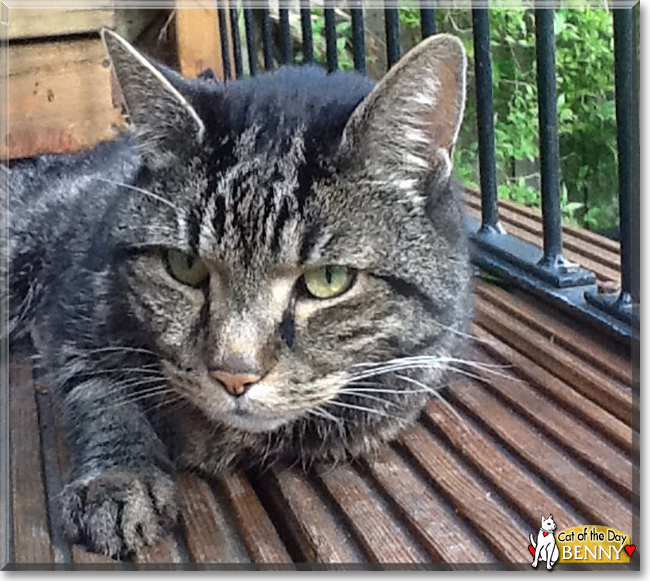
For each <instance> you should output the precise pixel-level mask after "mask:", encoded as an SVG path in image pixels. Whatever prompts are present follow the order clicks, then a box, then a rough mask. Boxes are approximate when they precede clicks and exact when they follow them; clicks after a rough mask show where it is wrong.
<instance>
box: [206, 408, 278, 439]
mask: <svg viewBox="0 0 650 581" xmlns="http://www.w3.org/2000/svg"><path fill="white" fill-rule="evenodd" d="M218 421H219V422H220V423H222V424H225V425H226V426H228V427H230V428H235V429H236V430H241V431H242V432H250V433H254V434H259V433H263V432H274V431H275V430H277V429H278V428H281V427H282V426H284V425H285V424H287V423H288V422H289V421H291V418H286V419H285V418H269V417H264V416H260V415H258V414H255V413H251V412H246V411H239V410H237V411H234V412H232V413H228V414H225V415H223V416H220V417H219V418H218Z"/></svg>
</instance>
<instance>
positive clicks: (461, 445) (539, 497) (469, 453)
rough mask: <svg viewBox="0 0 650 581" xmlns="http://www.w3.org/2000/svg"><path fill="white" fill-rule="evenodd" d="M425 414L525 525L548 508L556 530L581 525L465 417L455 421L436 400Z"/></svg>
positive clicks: (533, 520)
mask: <svg viewBox="0 0 650 581" xmlns="http://www.w3.org/2000/svg"><path fill="white" fill-rule="evenodd" d="M456 413H458V412H456ZM425 415H426V417H427V418H429V419H430V420H431V421H432V422H433V424H435V426H436V428H437V429H439V430H440V431H441V432H442V433H443V434H444V435H445V436H446V438H448V441H449V443H450V444H451V445H452V446H453V448H454V450H455V451H456V452H458V453H459V454H460V455H462V457H463V458H464V459H465V460H466V461H467V462H468V463H469V464H471V465H472V466H474V467H475V468H477V469H478V470H479V471H480V472H481V474H482V475H483V476H484V477H485V478H486V479H487V480H488V481H489V482H490V483H491V484H492V486H494V488H495V489H496V490H497V491H498V492H499V494H500V495H501V496H502V497H503V498H505V499H506V500H507V502H508V503H509V505H510V506H512V507H513V508H514V509H515V510H517V512H519V513H520V514H521V515H522V516H523V517H524V518H525V519H526V520H527V522H530V523H535V524H536V521H537V520H538V519H539V517H540V511H543V510H547V507H551V508H552V510H553V515H554V517H555V521H556V522H557V523H561V526H560V527H559V528H560V529H564V528H569V527H573V526H578V525H579V524H582V523H583V521H582V520H581V519H580V518H579V516H577V515H576V514H575V512H574V511H569V510H565V509H564V508H563V507H562V506H558V504H557V500H556V499H555V497H554V496H553V494H552V493H551V491H550V490H544V489H542V488H541V487H540V486H539V485H538V482H537V480H536V479H535V478H533V477H532V476H531V475H530V474H528V472H527V471H526V468H525V466H522V465H520V464H517V463H516V462H515V461H514V460H512V459H511V458H510V457H509V456H508V455H507V454H505V453H504V452H503V451H502V450H501V449H500V448H499V446H497V445H495V443H494V442H493V441H491V440H490V439H489V438H488V437H487V436H486V435H485V434H483V433H482V432H481V431H480V430H479V429H478V428H477V427H476V425H475V424H474V423H473V422H472V421H471V420H470V419H469V418H468V417H467V416H465V415H463V416H461V417H460V418H459V417H458V416H457V415H456V414H455V413H452V412H451V411H450V409H449V408H448V407H446V406H445V405H443V404H442V403H441V402H440V401H433V402H431V403H430V404H429V405H428V406H427V409H426V411H425Z"/></svg>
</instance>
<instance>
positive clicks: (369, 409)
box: [327, 400, 395, 418]
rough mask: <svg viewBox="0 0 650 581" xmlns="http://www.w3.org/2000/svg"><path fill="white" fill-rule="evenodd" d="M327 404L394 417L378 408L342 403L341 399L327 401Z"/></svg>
mask: <svg viewBox="0 0 650 581" xmlns="http://www.w3.org/2000/svg"><path fill="white" fill-rule="evenodd" d="M327 405H333V406H338V407H342V408H348V409H352V410H358V411H360V412H368V413H371V414H376V415H378V416H383V417H385V418H393V417H395V416H391V415H390V414H386V413H384V412H381V411H379V410H373V409H371V408H367V407H363V406H359V405H353V404H349V403H343V402H342V401H336V400H331V401H329V402H327Z"/></svg>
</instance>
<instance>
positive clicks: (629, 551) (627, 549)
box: [623, 545, 636, 557]
mask: <svg viewBox="0 0 650 581" xmlns="http://www.w3.org/2000/svg"><path fill="white" fill-rule="evenodd" d="M623 548H624V549H625V552H626V553H627V554H628V555H629V556H630V557H631V556H632V553H634V551H636V545H625V546H624V547H623Z"/></svg>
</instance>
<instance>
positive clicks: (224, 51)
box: [217, 8, 232, 81]
mask: <svg viewBox="0 0 650 581" xmlns="http://www.w3.org/2000/svg"><path fill="white" fill-rule="evenodd" d="M217 18H218V19H219V32H220V34H219V40H220V41H221V61H222V63H223V80H224V81H227V80H228V79H230V78H231V77H232V73H231V70H230V52H229V50H230V46H229V43H228V24H227V21H226V8H217Z"/></svg>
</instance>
